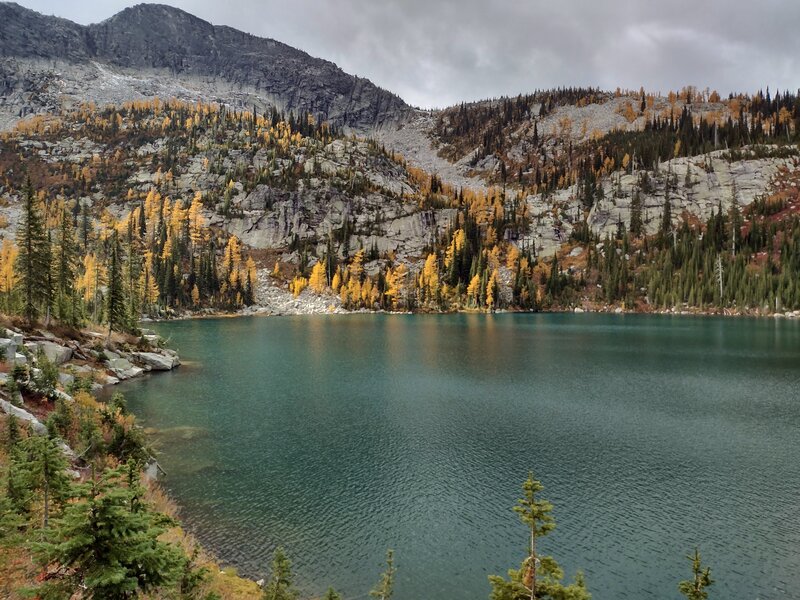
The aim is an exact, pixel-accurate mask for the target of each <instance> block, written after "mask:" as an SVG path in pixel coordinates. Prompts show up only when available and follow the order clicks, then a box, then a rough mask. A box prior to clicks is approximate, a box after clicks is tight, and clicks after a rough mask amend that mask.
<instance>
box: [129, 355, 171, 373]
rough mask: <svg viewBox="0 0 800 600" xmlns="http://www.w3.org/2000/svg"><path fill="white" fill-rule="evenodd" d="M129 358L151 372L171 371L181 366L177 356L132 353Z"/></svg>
mask: <svg viewBox="0 0 800 600" xmlns="http://www.w3.org/2000/svg"><path fill="white" fill-rule="evenodd" d="M131 356H132V357H133V358H134V360H138V361H139V362H140V363H142V364H143V365H145V367H150V368H151V369H152V370H153V371H171V370H172V369H174V368H175V367H177V366H178V365H179V364H181V361H180V360H179V359H178V357H177V356H167V355H164V354H158V353H156V352H134V353H133V354H132V355H131Z"/></svg>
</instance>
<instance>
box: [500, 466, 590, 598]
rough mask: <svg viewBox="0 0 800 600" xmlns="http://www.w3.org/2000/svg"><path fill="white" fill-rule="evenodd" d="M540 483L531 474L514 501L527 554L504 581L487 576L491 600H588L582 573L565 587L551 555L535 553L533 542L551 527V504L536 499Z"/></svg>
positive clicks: (561, 573)
mask: <svg viewBox="0 0 800 600" xmlns="http://www.w3.org/2000/svg"><path fill="white" fill-rule="evenodd" d="M543 489H544V487H543V486H542V484H541V483H540V482H539V481H537V480H536V479H534V478H533V473H530V474H529V475H528V479H527V480H526V481H525V483H524V484H523V485H522V490H523V498H521V499H520V500H519V501H518V502H517V506H515V507H514V512H516V513H517V514H519V517H520V520H521V521H522V522H523V523H524V524H525V525H527V526H528V529H529V540H528V556H527V558H525V560H524V561H523V562H522V566H521V567H520V569H519V570H515V569H509V571H508V580H506V579H505V578H503V577H501V576H499V575H490V576H489V582H490V583H491V585H492V593H491V599H492V600H537V599H539V600H544V599H547V600H562V599H564V598H569V599H570V600H589V599H590V598H591V594H590V593H589V592H588V590H587V589H586V583H585V582H584V579H583V574H582V573H581V572H578V573H577V574H576V576H575V581H574V583H571V584H570V585H567V586H565V585H564V584H563V583H562V582H561V581H562V580H563V578H564V571H563V570H562V569H561V567H559V566H558V563H557V562H556V561H555V559H553V557H551V556H543V555H541V554H539V553H538V551H537V548H536V544H537V541H538V539H539V538H540V537H542V536H545V535H547V534H548V533H550V532H551V531H552V530H553V529H554V528H555V521H554V520H553V516H552V515H551V514H550V513H551V511H552V510H553V505H552V504H551V503H550V502H548V501H547V500H539V499H537V498H536V494H538V493H539V492H540V491H542V490H543Z"/></svg>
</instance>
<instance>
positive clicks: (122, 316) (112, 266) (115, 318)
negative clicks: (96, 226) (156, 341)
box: [106, 230, 128, 335]
mask: <svg viewBox="0 0 800 600" xmlns="http://www.w3.org/2000/svg"><path fill="white" fill-rule="evenodd" d="M106 311H107V314H108V334H109V335H111V332H112V331H124V330H126V329H128V310H127V302H126V300H125V286H124V279H123V256H122V245H121V244H120V241H119V234H118V233H117V232H116V230H115V231H114V233H113V234H112V236H111V247H110V249H109V256H108V292H107V295H106Z"/></svg>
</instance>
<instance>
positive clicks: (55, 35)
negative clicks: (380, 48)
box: [0, 2, 408, 130]
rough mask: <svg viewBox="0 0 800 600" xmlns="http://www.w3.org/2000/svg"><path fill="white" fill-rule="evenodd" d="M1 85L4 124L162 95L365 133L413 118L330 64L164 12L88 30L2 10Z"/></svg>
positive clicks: (127, 16) (133, 15)
mask: <svg viewBox="0 0 800 600" xmlns="http://www.w3.org/2000/svg"><path fill="white" fill-rule="evenodd" d="M0 79H1V80H2V85H1V86H0V98H2V103H0V113H2V117H0V118H2V119H3V120H4V121H5V122H9V121H11V120H13V119H14V118H17V117H19V116H24V115H25V114H29V113H32V112H41V111H46V110H48V109H51V108H52V107H53V105H54V104H57V103H58V101H59V100H60V99H61V100H68V101H69V100H72V101H78V102H80V101H86V100H94V101H95V102H96V103H97V104H106V103H119V102H122V101H125V100H134V99H138V98H143V97H153V96H155V95H161V96H162V97H164V98H170V97H176V98H179V99H183V100H190V101H193V100H199V99H202V100H205V101H207V100H210V99H214V100H219V101H222V102H226V103H229V104H232V105H237V106H246V107H248V108H252V106H253V105H255V106H256V107H257V108H259V109H261V110H263V109H266V108H268V107H272V106H275V107H277V108H278V109H280V110H283V111H286V112H289V111H293V112H295V113H298V112H307V113H310V114H312V115H314V116H315V117H320V118H323V119H324V120H327V121H329V122H331V123H333V124H336V125H342V126H347V127H350V128H353V129H357V130H366V129H369V128H373V127H376V126H380V125H384V124H387V123H389V122H392V121H395V120H398V119H400V118H401V117H402V116H403V114H404V113H405V112H407V111H408V107H407V106H406V105H405V103H404V102H403V101H402V100H401V99H400V98H399V97H397V96H396V95H394V94H392V93H390V92H387V91H385V90H382V89H380V88H378V87H377V86H375V85H374V84H373V83H371V82H370V81H369V80H367V79H362V78H358V77H354V76H352V75H348V74H347V73H345V72H343V71H342V70H341V69H339V68H338V67H337V66H336V65H335V64H333V63H331V62H328V61H325V60H321V59H317V58H313V57H311V56H309V55H308V54H306V53H305V52H301V51H299V50H296V49H294V48H292V47H290V46H287V45H285V44H282V43H280V42H277V41H275V40H270V39H263V38H258V37H255V36H252V35H249V34H246V33H243V32H241V31H237V30H235V29H232V28H230V27H221V26H214V25H212V24H210V23H208V22H206V21H203V20H202V19H199V18H197V17H194V16H192V15H190V14H189V13H186V12H184V11H182V10H179V9H176V8H172V7H169V6H164V5H158V4H140V5H137V6H134V7H131V8H127V9H125V10H123V11H122V12H120V13H119V14H117V15H115V16H113V17H111V18H110V19H107V20H106V21H103V22H102V23H98V24H94V25H89V26H87V27H84V26H81V25H78V24H76V23H72V22H70V21H67V20H65V19H59V18H56V17H48V16H44V15H41V14H39V13H36V12H34V11H32V10H29V9H26V8H24V7H22V6H19V5H18V4H14V3H7V2H3V3H0ZM0 124H2V122H0Z"/></svg>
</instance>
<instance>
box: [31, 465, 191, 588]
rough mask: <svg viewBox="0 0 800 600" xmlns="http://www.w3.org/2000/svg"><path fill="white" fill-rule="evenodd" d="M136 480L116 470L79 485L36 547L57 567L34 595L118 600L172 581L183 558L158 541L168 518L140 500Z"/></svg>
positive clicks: (45, 561)
mask: <svg viewBox="0 0 800 600" xmlns="http://www.w3.org/2000/svg"><path fill="white" fill-rule="evenodd" d="M142 496H143V490H142V489H141V486H140V484H139V483H138V482H133V483H132V484H131V483H130V482H129V481H126V477H125V476H124V475H123V474H122V473H121V472H120V471H119V470H107V471H106V472H105V473H103V475H102V476H101V477H100V479H99V480H92V481H91V483H90V484H88V485H82V486H80V488H79V489H78V493H77V500H76V501H75V502H72V503H70V504H68V505H67V506H66V508H65V510H64V515H63V516H62V517H61V518H59V519H55V520H54V521H53V527H52V529H51V530H50V532H49V536H48V539H47V541H45V542H42V543H40V544H37V545H36V546H35V549H36V552H37V556H38V558H39V560H40V562H41V564H42V565H47V564H50V563H53V562H55V563H58V564H59V565H60V566H61V567H62V568H61V569H59V570H58V572H57V575H56V576H54V577H52V578H50V579H48V581H47V582H46V583H44V584H43V585H42V586H41V587H40V588H39V589H37V593H38V594H39V595H41V596H47V595H48V594H50V595H51V596H50V597H54V596H55V597H58V596H57V594H58V593H59V592H61V593H63V592H67V593H66V595H65V596H63V597H69V596H70V594H71V593H72V592H73V591H74V590H76V589H79V588H82V589H83V590H84V592H83V593H84V595H85V597H87V598H93V599H95V600H118V599H121V598H134V597H136V596H138V595H139V594H140V593H147V592H151V591H155V590H157V589H159V588H161V587H165V586H170V585H173V584H174V583H175V582H176V580H177V579H178V576H179V572H180V568H181V565H182V564H183V561H184V560H185V557H184V556H183V553H182V552H181V551H180V550H179V549H178V548H177V547H175V546H173V545H171V544H168V543H166V542H162V541H160V540H159V539H158V538H159V536H160V535H161V534H163V533H164V527H165V526H167V525H171V524H172V521H171V520H170V519H168V518H167V517H166V516H164V515H162V514H160V513H155V512H153V511H152V510H151V509H150V508H149V506H147V505H146V504H145V503H144V502H142V501H141V498H142Z"/></svg>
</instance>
